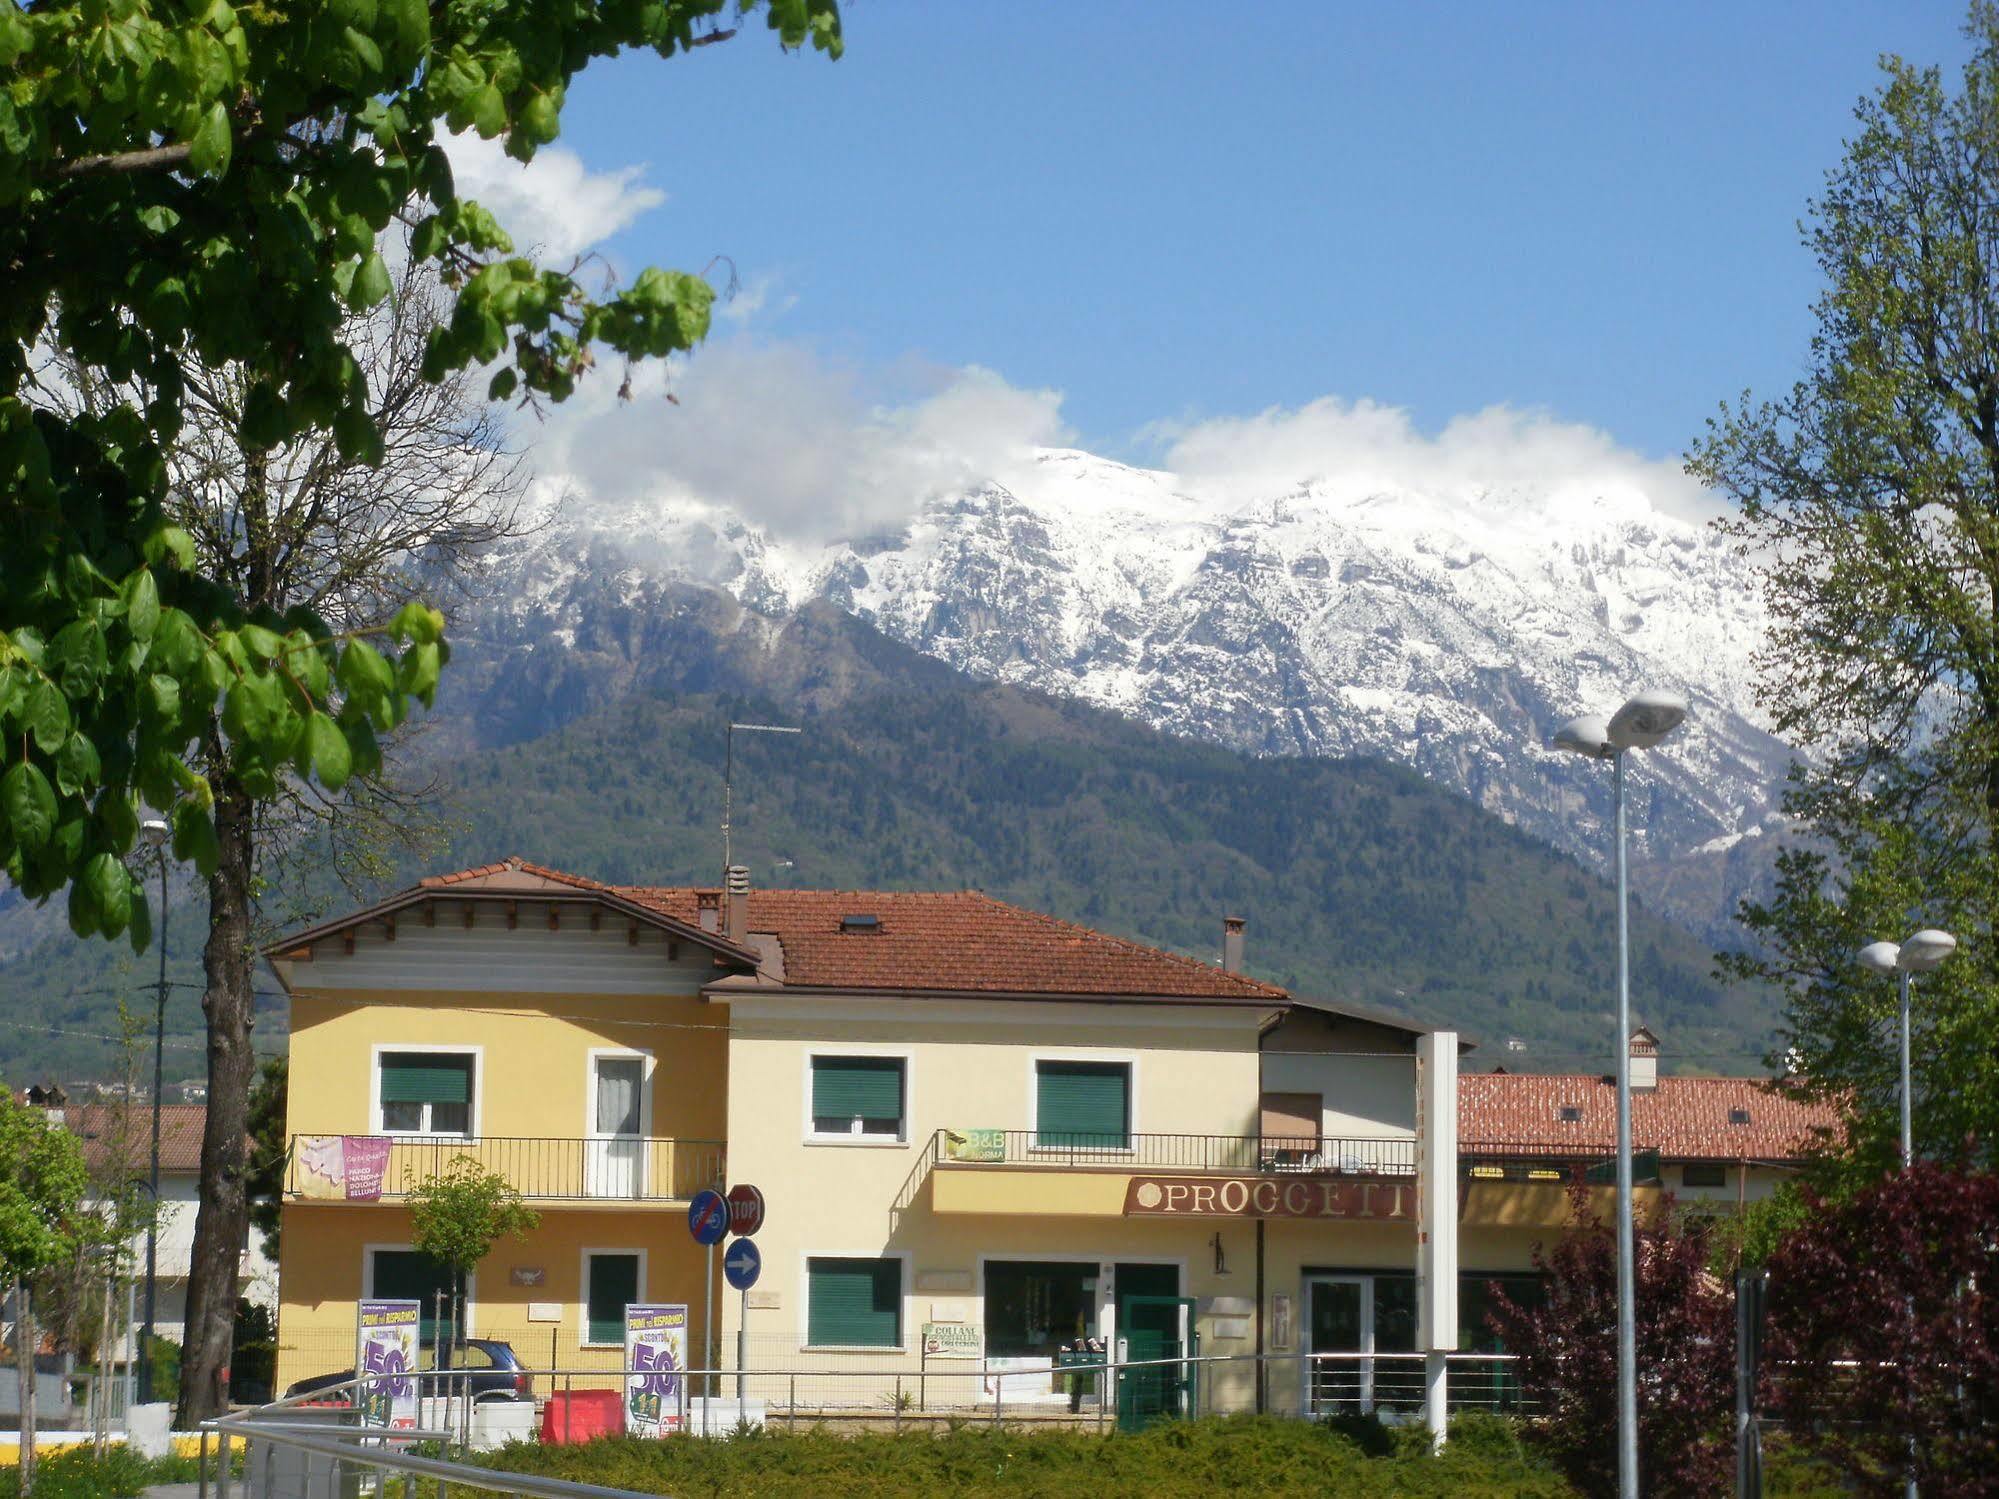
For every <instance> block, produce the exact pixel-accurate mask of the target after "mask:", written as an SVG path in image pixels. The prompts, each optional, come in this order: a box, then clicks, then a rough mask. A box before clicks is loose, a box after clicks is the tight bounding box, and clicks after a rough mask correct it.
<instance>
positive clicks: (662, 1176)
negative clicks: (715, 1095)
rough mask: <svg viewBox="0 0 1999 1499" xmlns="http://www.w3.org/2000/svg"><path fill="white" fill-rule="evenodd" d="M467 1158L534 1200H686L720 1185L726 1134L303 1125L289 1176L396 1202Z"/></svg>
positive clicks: (328, 1192)
mask: <svg viewBox="0 0 1999 1499" xmlns="http://www.w3.org/2000/svg"><path fill="white" fill-rule="evenodd" d="M328 1141H334V1142H338V1146H339V1148H338V1149H337V1150H336V1149H332V1148H330V1147H329V1146H328V1145H327V1144H326V1142H328ZM460 1158H464V1159H467V1160H470V1161H471V1162H473V1163H474V1164H475V1165H477V1166H478V1167H480V1168H481V1169H483V1170H486V1171H490V1172H493V1173H494V1174H496V1175H498V1176H500V1177H501V1178H503V1179H504V1180H505V1181H506V1183H507V1184H508V1185H509V1186H511V1187H512V1188H513V1189H514V1190H515V1191H516V1192H519V1193H520V1194H521V1196H522V1197H524V1198H527V1199H528V1200H529V1201H533V1202H563V1201H573V1202H683V1201H685V1200H686V1199H688V1198H690V1197H692V1196H693V1195H694V1194H695V1193H696V1192H699V1191H701V1190H702V1189H703V1188H704V1187H719V1186H720V1185H721V1184H722V1182H723V1180H724V1167H725V1164H726V1152H725V1149H724V1147H723V1144H722V1142H721V1141H719V1140H677V1139H660V1138H647V1137H640V1136H627V1137H622V1138H613V1139H603V1140H588V1139H581V1138H577V1137H573V1136H572V1137H562V1136H553V1135H538V1136H519V1135H515V1136H498V1135H483V1136H478V1137H473V1138H466V1137H462V1136H455V1135H330V1134H328V1135H312V1134H307V1133H300V1134H297V1135H294V1136H292V1148H291V1157H290V1161H289V1163H288V1165H287V1168H286V1177H285V1185H286V1188H287V1191H288V1193H289V1194H291V1195H294V1196H298V1197H304V1198H333V1199H345V1200H348V1201H376V1200H384V1201H392V1200H395V1199H398V1198H402V1197H404V1196H407V1195H408V1194H409V1192H410V1191H411V1190H412V1189H413V1188H416V1187H418V1186H421V1185H422V1184H423V1183H425V1182H427V1181H430V1180H433V1179H434V1178H436V1177H437V1176H439V1175H441V1174H442V1173H444V1172H445V1171H447V1170H449V1169H450V1168H451V1167H452V1165H453V1164H454V1163H455V1162H456V1161H458V1160H459V1159H460ZM378 1162H379V1165H378V1164H377V1163H378Z"/></svg>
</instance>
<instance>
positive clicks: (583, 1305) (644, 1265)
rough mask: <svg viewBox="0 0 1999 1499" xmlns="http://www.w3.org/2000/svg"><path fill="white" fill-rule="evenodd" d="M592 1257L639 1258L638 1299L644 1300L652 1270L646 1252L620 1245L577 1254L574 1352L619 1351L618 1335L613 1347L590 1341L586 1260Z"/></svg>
mask: <svg viewBox="0 0 1999 1499" xmlns="http://www.w3.org/2000/svg"><path fill="white" fill-rule="evenodd" d="M596 1254H622V1255H634V1254H635V1255H637V1256H638V1257H639V1285H638V1299H639V1300H640V1301H644V1300H645V1299H646V1295H647V1292H646V1286H647V1285H648V1284H650V1280H649V1275H650V1272H651V1269H652V1266H651V1265H650V1264H649V1263H648V1257H647V1255H646V1251H645V1250H644V1249H642V1248H638V1247H636V1246H626V1245H622V1244H593V1245H591V1246H589V1247H588V1248H585V1249H582V1250H580V1251H578V1255H577V1261H576V1264H577V1271H578V1274H577V1279H576V1346H577V1347H578V1348H623V1347H624V1346H625V1340H624V1337H623V1335H622V1334H621V1335H620V1336H619V1338H618V1340H617V1341H616V1342H615V1343H593V1342H591V1341H590V1257H591V1256H592V1255H596Z"/></svg>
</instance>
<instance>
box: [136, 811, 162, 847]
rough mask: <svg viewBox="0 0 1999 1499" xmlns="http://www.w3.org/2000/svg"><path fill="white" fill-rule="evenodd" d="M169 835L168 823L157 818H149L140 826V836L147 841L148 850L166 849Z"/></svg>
mask: <svg viewBox="0 0 1999 1499" xmlns="http://www.w3.org/2000/svg"><path fill="white" fill-rule="evenodd" d="M167 833H168V828H167V825H166V823H165V822H164V821H162V820H161V819H160V818H157V817H148V818H147V819H146V820H145V821H144V822H142V823H140V824H139V836H140V837H141V838H143V839H145V840H146V846H147V847H148V848H165V847H166V846H167Z"/></svg>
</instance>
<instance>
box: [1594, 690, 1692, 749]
mask: <svg viewBox="0 0 1999 1499" xmlns="http://www.w3.org/2000/svg"><path fill="white" fill-rule="evenodd" d="M1686 716H1687V700H1686V699H1685V698H1683V697H1681V696H1680V695H1679V694H1678V693H1677V692H1641V693H1639V694H1638V695H1637V696H1636V697H1634V698H1632V699H1631V701H1630V702H1628V703H1626V704H1625V705H1624V706H1623V707H1622V708H1619V709H1618V710H1617V711H1616V712H1615V713H1613V714H1611V716H1610V730H1609V733H1608V735H1607V736H1606V737H1607V738H1608V739H1609V740H1610V743H1611V747H1612V748H1613V749H1619V750H1628V749H1650V748H1652V746H1653V745H1655V744H1657V743H1658V742H1659V741H1660V740H1662V739H1664V738H1665V737H1666V736H1667V735H1668V734H1670V733H1672V732H1673V730H1675V729H1677V728H1678V727H1679V726H1680V723H1681V721H1682V720H1683V719H1685V718H1686Z"/></svg>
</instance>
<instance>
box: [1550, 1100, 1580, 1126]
mask: <svg viewBox="0 0 1999 1499" xmlns="http://www.w3.org/2000/svg"><path fill="white" fill-rule="evenodd" d="M1556 1117H1557V1118H1559V1119H1560V1120H1561V1121H1562V1123H1564V1124H1581V1123H1582V1122H1583V1111H1582V1110H1581V1109H1579V1108H1577V1107H1576V1105H1574V1104H1572V1103H1565V1104H1563V1105H1562V1106H1561V1108H1560V1109H1558V1110H1557V1111H1556Z"/></svg>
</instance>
